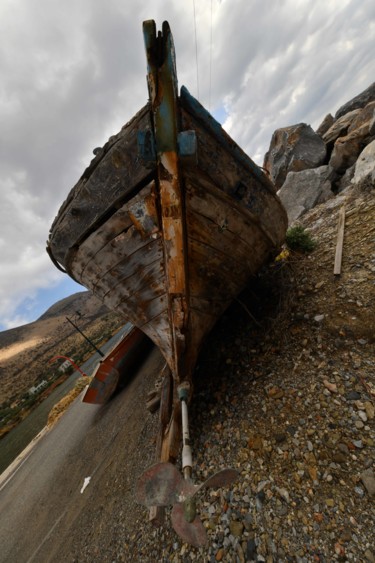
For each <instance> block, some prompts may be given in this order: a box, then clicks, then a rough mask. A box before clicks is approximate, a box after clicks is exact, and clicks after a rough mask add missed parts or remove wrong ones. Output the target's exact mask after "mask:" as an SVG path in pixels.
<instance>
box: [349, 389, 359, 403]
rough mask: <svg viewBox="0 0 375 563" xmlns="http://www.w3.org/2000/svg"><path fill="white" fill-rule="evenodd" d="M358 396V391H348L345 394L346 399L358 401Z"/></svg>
mask: <svg viewBox="0 0 375 563" xmlns="http://www.w3.org/2000/svg"><path fill="white" fill-rule="evenodd" d="M360 398H361V393H358V391H349V393H347V394H346V395H345V399H346V400H347V401H358V400H359V399H360Z"/></svg>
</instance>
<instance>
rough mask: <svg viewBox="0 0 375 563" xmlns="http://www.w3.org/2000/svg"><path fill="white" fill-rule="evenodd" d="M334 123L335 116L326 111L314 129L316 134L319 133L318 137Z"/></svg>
mask: <svg viewBox="0 0 375 563" xmlns="http://www.w3.org/2000/svg"><path fill="white" fill-rule="evenodd" d="M334 123H335V118H334V117H333V115H331V114H330V113H328V114H327V115H326V116H325V118H324V119H323V121H322V122H321V124H320V125H319V127H318V129H317V130H316V133H317V135H319V137H323V135H324V133H326V132H327V131H328V129H329V128H330V127H332V125H333V124H334Z"/></svg>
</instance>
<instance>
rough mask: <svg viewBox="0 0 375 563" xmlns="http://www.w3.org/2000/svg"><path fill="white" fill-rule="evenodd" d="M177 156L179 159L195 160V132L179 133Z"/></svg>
mask: <svg viewBox="0 0 375 563" xmlns="http://www.w3.org/2000/svg"><path fill="white" fill-rule="evenodd" d="M177 146H178V154H179V156H180V157H181V158H183V159H184V160H185V159H189V160H194V161H196V160H197V135H196V133H195V131H181V132H180V133H178V136H177Z"/></svg>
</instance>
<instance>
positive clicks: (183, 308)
mask: <svg viewBox="0 0 375 563" xmlns="http://www.w3.org/2000/svg"><path fill="white" fill-rule="evenodd" d="M143 33H144V38H145V47H146V54H147V63H148V89H149V95H150V101H151V107H152V113H153V128H154V135H155V147H156V158H157V176H158V185H159V197H160V206H161V219H162V232H163V244H164V261H165V272H166V279H167V292H168V313H169V322H170V326H171V332H172V341H173V365H172V366H171V368H172V373H173V377H174V378H175V379H176V380H177V381H182V380H184V379H185V378H186V377H189V376H190V374H188V373H186V362H185V361H184V356H185V351H186V333H187V329H188V280H187V267H186V253H187V243H186V233H185V213H184V201H183V193H182V189H181V179H180V175H179V167H178V143H177V136H178V127H177V120H178V119H177V118H178V105H177V75H176V65H175V52H174V45H173V39H172V34H171V32H170V29H169V25H168V23H167V22H164V23H163V26H162V32H160V31H159V32H158V35H156V26H155V22H154V21H147V22H144V24H143Z"/></svg>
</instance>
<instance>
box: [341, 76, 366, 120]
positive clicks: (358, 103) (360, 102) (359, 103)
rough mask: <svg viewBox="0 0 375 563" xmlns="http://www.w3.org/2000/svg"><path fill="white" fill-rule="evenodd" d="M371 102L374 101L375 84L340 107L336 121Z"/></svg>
mask: <svg viewBox="0 0 375 563" xmlns="http://www.w3.org/2000/svg"><path fill="white" fill-rule="evenodd" d="M373 101H375V82H373V83H372V84H371V86H369V87H368V88H366V90H364V91H363V92H361V93H360V94H358V96H356V97H355V98H353V99H352V100H350V101H349V102H347V103H346V104H344V105H343V106H341V107H340V108H339V109H338V110H337V112H336V115H335V118H336V119H338V118H339V117H342V116H343V115H345V114H346V113H348V112H349V111H352V110H353V109H357V108H364V107H365V106H366V105H367V104H368V103H369V102H373Z"/></svg>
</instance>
